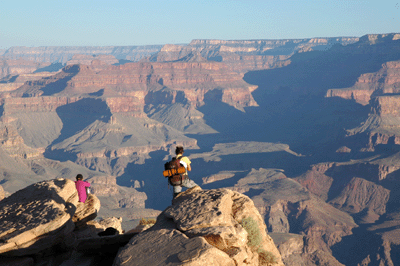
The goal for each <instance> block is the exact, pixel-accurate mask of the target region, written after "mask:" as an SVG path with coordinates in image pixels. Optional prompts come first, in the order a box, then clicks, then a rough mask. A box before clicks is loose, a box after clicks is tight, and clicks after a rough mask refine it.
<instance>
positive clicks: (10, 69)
mask: <svg viewBox="0 0 400 266" xmlns="http://www.w3.org/2000/svg"><path fill="white" fill-rule="evenodd" d="M48 65H50V64H49V63H40V62H35V61H31V60H24V59H9V58H5V57H0V80H1V79H2V78H4V77H6V76H16V75H20V74H28V73H33V72H34V71H35V70H37V69H39V68H42V67H46V66H48ZM0 84H1V83H0Z"/></svg>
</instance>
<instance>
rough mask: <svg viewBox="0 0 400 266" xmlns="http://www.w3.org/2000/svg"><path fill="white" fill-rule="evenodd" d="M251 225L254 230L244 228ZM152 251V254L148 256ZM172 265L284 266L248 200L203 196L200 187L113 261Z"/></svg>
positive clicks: (223, 194) (221, 192)
mask: <svg viewBox="0 0 400 266" xmlns="http://www.w3.org/2000/svg"><path fill="white" fill-rule="evenodd" d="M210 210H211V211H210ZM250 220H251V221H252V229H249V228H248V227H246V221H250ZM254 237H256V238H258V240H257V241H255V240H254ZM255 242H257V243H256V244H255ZM150 250H151V252H152V254H153V255H152V256H148V255H146V254H147V252H148V251H150ZM145 251H147V252H145ZM263 252H264V253H263ZM263 254H264V255H265V254H268V255H267V256H263ZM264 260H268V262H265V261H264ZM170 263H174V264H176V265H216V264H218V265H265V264H268V265H283V263H282V259H281V255H280V253H279V251H278V250H277V248H276V247H275V245H274V242H273V240H272V239H271V238H270V237H269V236H268V235H267V234H266V226H265V223H264V221H263V219H262V217H261V215H260V214H259V213H258V211H257V209H256V208H255V206H254V204H253V202H252V201H251V200H250V199H249V198H248V197H247V196H245V195H243V194H240V193H237V192H234V191H231V190H228V189H217V190H207V191H205V190H201V189H200V188H199V187H195V188H192V189H189V190H187V191H185V192H183V193H182V194H180V195H179V196H178V197H177V198H175V199H174V200H173V202H172V205H171V206H170V207H168V208H167V209H166V210H165V211H164V212H163V213H162V214H161V215H160V216H159V217H158V219H157V222H156V224H155V225H154V226H153V227H151V228H150V229H148V230H147V231H145V232H143V233H141V234H140V235H138V236H136V237H134V238H133V239H132V240H131V241H130V243H129V244H128V245H127V246H125V247H124V248H123V249H121V250H120V252H119V254H118V255H117V257H116V259H115V261H114V264H115V265H137V264H143V265H144V264H145V265H168V264H170Z"/></svg>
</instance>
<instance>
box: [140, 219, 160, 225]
mask: <svg viewBox="0 0 400 266" xmlns="http://www.w3.org/2000/svg"><path fill="white" fill-rule="evenodd" d="M155 223H156V219H145V218H142V219H140V221H139V225H153V224H155Z"/></svg>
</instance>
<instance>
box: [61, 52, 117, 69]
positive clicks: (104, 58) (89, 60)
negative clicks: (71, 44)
mask: <svg viewBox="0 0 400 266" xmlns="http://www.w3.org/2000/svg"><path fill="white" fill-rule="evenodd" d="M95 60H96V61H99V62H97V63H98V64H100V65H103V64H104V65H113V64H117V63H118V62H119V61H118V60H117V59H116V58H115V57H114V56H112V55H97V56H96V55H85V54H75V55H73V56H72V58H71V60H68V61H67V66H68V65H78V64H82V65H89V66H90V65H92V64H93V61H95Z"/></svg>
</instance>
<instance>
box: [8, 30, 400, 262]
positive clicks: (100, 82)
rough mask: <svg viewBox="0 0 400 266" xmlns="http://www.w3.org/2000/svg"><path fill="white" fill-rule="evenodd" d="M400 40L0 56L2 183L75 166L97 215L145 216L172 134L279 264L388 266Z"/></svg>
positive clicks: (63, 173) (152, 211)
mask: <svg viewBox="0 0 400 266" xmlns="http://www.w3.org/2000/svg"><path fill="white" fill-rule="evenodd" d="M399 36H400V35H399V34H385V35H366V36H362V37H360V38H344V37H340V38H316V39H303V40H273V41H271V40H251V41H221V40H194V41H192V42H191V43H190V44H188V45H165V46H162V47H161V46H154V47H147V48H149V49H148V50H146V52H145V48H143V47H142V48H140V49H139V47H136V48H135V49H133V48H129V47H126V48H118V49H117V47H114V48H113V49H111V48H110V47H107V48H106V47H97V48H96V47H91V48H90V49H89V48H83V47H81V48H79V49H77V48H76V49H75V50H74V49H72V48H71V47H70V48H68V47H63V48H62V47H52V48H51V47H49V48H48V49H45V48H43V49H42V48H37V49H36V50H37V52H35V53H36V55H35V56H33V57H32V56H31V57H29V53H28V52H26V51H30V50H29V49H33V50H34V48H23V49H22V48H21V47H15V48H10V49H9V50H7V51H4V53H3V55H2V58H4V60H6V61H7V62H11V61H12V62H14V63H15V62H16V60H22V58H23V60H25V61H24V62H23V64H24V66H28V65H29V64H28V63H26V61H27V60H29V59H31V60H32V61H30V62H32V63H30V64H31V65H32V66H35V67H34V68H35V69H34V68H31V69H29V70H28V68H27V67H24V71H21V72H10V71H8V72H6V70H4V69H5V67H3V72H2V73H5V74H3V76H2V78H1V79H0V88H1V90H0V97H1V98H0V103H1V131H0V132H1V134H0V139H1V149H0V158H1V172H2V178H0V184H1V186H2V187H3V188H4V193H5V195H6V196H7V195H9V194H10V193H13V192H15V191H16V190H18V189H21V188H23V187H25V186H27V185H29V184H32V183H34V182H37V181H40V180H46V179H52V178H56V177H64V178H70V179H72V178H74V176H75V175H76V174H77V173H82V174H84V176H85V178H87V179H88V180H89V181H90V182H91V183H92V184H93V190H94V193H95V195H97V196H98V197H99V199H100V201H101V202H102V206H104V208H103V207H102V209H101V210H100V213H99V215H100V216H104V215H113V216H123V217H124V219H125V220H128V221H129V220H134V219H138V218H140V217H152V216H156V215H158V214H159V212H160V210H162V209H165V208H167V207H168V206H169V205H170V200H171V197H172V196H171V194H172V192H171V190H170V189H169V188H168V185H167V181H166V179H164V178H163V177H162V175H161V172H162V170H163V165H164V163H165V162H166V160H167V159H168V158H170V157H171V156H173V153H174V148H175V146H176V145H183V146H184V147H185V151H186V152H185V155H188V156H189V157H190V158H191V160H192V168H193V171H192V172H191V173H190V176H191V178H192V179H193V180H194V181H195V182H196V183H197V184H199V185H201V186H202V188H203V189H215V188H230V189H232V190H235V191H238V192H242V193H244V194H246V195H247V196H248V197H250V198H251V199H252V200H253V201H254V204H255V206H256V208H257V209H258V211H259V212H260V214H261V215H262V218H263V219H264V221H265V224H266V226H267V228H268V232H269V233H270V235H271V236H272V237H273V238H274V241H275V243H276V245H277V247H278V250H279V251H280V253H281V255H282V259H283V263H285V265H358V264H359V265H377V264H379V263H381V265H397V264H398V263H399V262H400V260H399V257H398V255H396V254H398V251H399V248H400V243H398V238H396V237H395V236H397V234H398V226H399V224H400V218H399V217H400V216H399V208H398V203H399V198H400V197H399V196H400V190H399V188H400V183H399V182H400V181H399V173H400V172H399V169H400V159H399V158H400V157H399V152H400V149H399V146H398V145H399V143H400V137H399V136H400V129H399V126H398V124H399V121H400V120H399V110H398V109H399V107H400V98H399V95H398V93H399V86H400V85H399V84H400V71H399V69H400V68H399V62H400V37H399ZM147 48H146V49H147ZM85 49H86V50H85ZM107 49H108V50H107ZM139 50H140V51H141V53H142V52H143V53H142V56H139V54H138V53H139ZM24 51H25V52H24ZM96 51H97V52H96ZM136 52H137V54H136V57H135V56H134V55H133V54H134V53H136ZM35 53H33V54H35ZM52 53H54V54H53V56H51V55H52ZM93 54H94V55H93ZM128 55H130V56H131V57H128ZM139 57H140V62H139ZM46 58H47V59H46ZM50 58H55V59H54V60H53V61H51V60H50ZM61 58H63V59H61ZM124 60H125V61H124ZM128 60H129V61H136V62H127V61H128ZM6 61H4V62H6ZM35 64H36V65H35ZM40 64H47V65H40ZM50 64H52V65H50ZM54 64H61V66H60V65H59V66H58V67H55V66H54ZM3 65H5V63H4V64H3ZM51 66H53V67H54V68H50V67H51ZM367 239H371V244H369V245H368V246H366V247H365V248H363V247H361V246H362V245H361V243H365V242H366V240H367ZM353 253H354V254H357V255H353ZM296 263H297V264H296Z"/></svg>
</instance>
